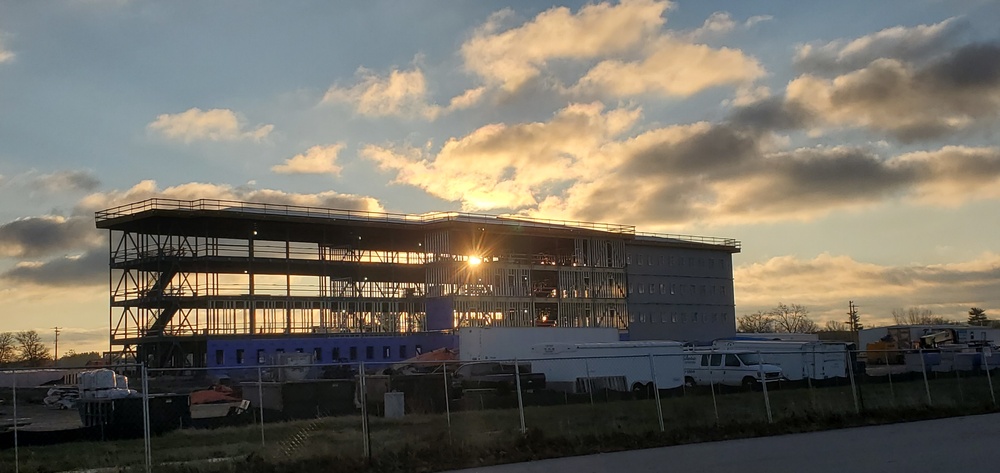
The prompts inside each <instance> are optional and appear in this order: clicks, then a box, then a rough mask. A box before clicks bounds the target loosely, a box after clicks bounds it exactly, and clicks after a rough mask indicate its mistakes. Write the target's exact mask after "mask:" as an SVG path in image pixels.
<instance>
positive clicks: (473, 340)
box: [458, 327, 618, 361]
mask: <svg viewBox="0 0 1000 473" xmlns="http://www.w3.org/2000/svg"><path fill="white" fill-rule="evenodd" d="M617 341H618V329H616V328H571V327H565V328H563V327H466V328H461V329H459V330H458V357H459V359H460V360H462V361H482V360H513V359H515V358H529V357H531V354H532V352H531V347H533V346H535V345H538V344H541V343H596V342H617Z"/></svg>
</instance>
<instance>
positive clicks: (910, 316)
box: [892, 307, 956, 325]
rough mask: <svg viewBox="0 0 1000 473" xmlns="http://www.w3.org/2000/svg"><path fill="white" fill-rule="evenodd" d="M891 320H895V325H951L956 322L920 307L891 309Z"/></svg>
mask: <svg viewBox="0 0 1000 473" xmlns="http://www.w3.org/2000/svg"><path fill="white" fill-rule="evenodd" d="M892 320H893V321H895V322H896V325H953V324H955V323H956V322H955V321H954V320H948V319H946V318H944V317H941V316H939V315H934V313H933V312H931V310H930V309H924V308H922V307H909V308H906V309H903V308H899V309H892Z"/></svg>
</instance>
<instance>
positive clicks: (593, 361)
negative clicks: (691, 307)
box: [526, 341, 684, 396]
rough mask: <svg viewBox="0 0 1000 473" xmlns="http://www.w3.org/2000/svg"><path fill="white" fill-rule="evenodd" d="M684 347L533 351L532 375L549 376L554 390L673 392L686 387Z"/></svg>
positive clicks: (573, 346)
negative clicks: (664, 390) (684, 384)
mask: <svg viewBox="0 0 1000 473" xmlns="http://www.w3.org/2000/svg"><path fill="white" fill-rule="evenodd" d="M682 347H683V346H682V344H681V343H680V342H673V341H636V342H603V343H544V344H538V345H535V346H533V347H531V356H530V358H527V359H526V361H529V362H530V363H531V369H532V371H534V372H536V373H545V384H546V386H547V387H548V388H551V389H555V390H559V391H565V392H571V393H578V392H592V391H595V390H598V389H609V390H614V391H632V392H633V393H635V394H637V395H639V396H645V395H648V394H649V393H651V392H652V390H653V389H672V388H677V387H680V386H681V385H682V384H683V382H684V351H683V348H682Z"/></svg>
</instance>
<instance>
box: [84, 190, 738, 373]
mask: <svg viewBox="0 0 1000 473" xmlns="http://www.w3.org/2000/svg"><path fill="white" fill-rule="evenodd" d="M96 219H97V226H98V228H101V229H106V230H109V233H110V236H111V238H110V243H109V245H110V247H109V249H110V261H109V268H110V276H109V286H110V287H109V294H110V311H109V320H110V334H109V335H110V343H111V347H112V351H116V352H118V353H120V354H121V355H123V356H126V357H134V358H136V359H138V360H141V361H144V362H147V363H149V364H150V365H151V366H203V365H204V364H205V357H206V353H205V350H206V348H205V346H206V340H208V339H209V338H214V339H218V338H227V337H255V338H262V337H263V338H266V337H282V336H283V337H288V336H300V337H330V336H368V335H379V334H382V335H384V334H408V333H416V332H427V331H444V330H452V329H454V328H458V327H463V326H546V325H548V326H551V325H555V326H568V327H616V328H619V329H626V328H627V325H628V313H627V305H626V297H627V291H626V288H627V287H628V281H627V272H626V264H627V261H626V259H627V257H626V244H627V242H629V241H630V240H633V239H635V237H636V233H635V228H634V227H631V226H626V225H613V224H599V223H589V222H572V221H555V220H536V219H525V218H520V217H511V216H493V215H477V214H467V213H454V212H452V213H432V214H424V215H408V214H392V213H380V212H363V211H351V210H334V209H323V208H313V207H301V206H291V205H274V204H264V203H250V202H235V201H223V200H206V199H202V200H193V201H186V200H173V199H149V200H144V201H141V202H136V203H132V204H128V205H124V206H120V207H115V208H111V209H107V210H103V211H100V212H97V214H96ZM672 237H676V238H680V239H678V240H677V241H678V242H681V243H684V242H687V243H690V244H695V245H711V246H723V247H733V248H736V249H737V251H738V245H739V243H738V242H736V241H735V240H723V239H709V240H703V239H704V238H705V237H697V239H692V238H687V239H685V238H686V237H678V236H672ZM441 301H444V303H443V304H442V303H440V302H441ZM116 347H117V349H116Z"/></svg>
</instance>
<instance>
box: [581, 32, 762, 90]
mask: <svg viewBox="0 0 1000 473" xmlns="http://www.w3.org/2000/svg"><path fill="white" fill-rule="evenodd" d="M763 75H764V69H763V67H762V66H761V65H760V63H758V62H757V61H756V60H755V59H753V58H750V57H748V56H746V55H745V54H743V52H742V51H739V50H736V49H730V48H721V49H713V48H710V47H708V46H705V45H702V44H690V43H684V42H680V41H677V40H675V39H672V38H663V39H660V40H659V41H657V42H656V43H654V45H653V46H652V47H650V50H649V53H648V55H647V56H646V57H644V58H643V59H642V60H639V61H631V62H626V61H619V60H607V61H602V62H600V63H599V64H597V65H596V66H594V68H592V69H591V70H590V71H588V72H587V74H586V75H584V76H583V78H581V79H580V81H579V82H578V83H577V84H576V85H575V86H574V87H573V88H572V89H571V90H572V92H574V93H577V94H592V95H604V94H607V95H611V96H613V97H631V96H636V95H642V94H647V93H655V94H659V95H664V96H679V97H687V96H690V95H694V94H696V93H698V92H700V91H702V90H705V89H708V88H711V87H717V86H722V85H741V84H747V83H750V82H752V81H753V80H754V79H757V78H759V77H761V76H763Z"/></svg>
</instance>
